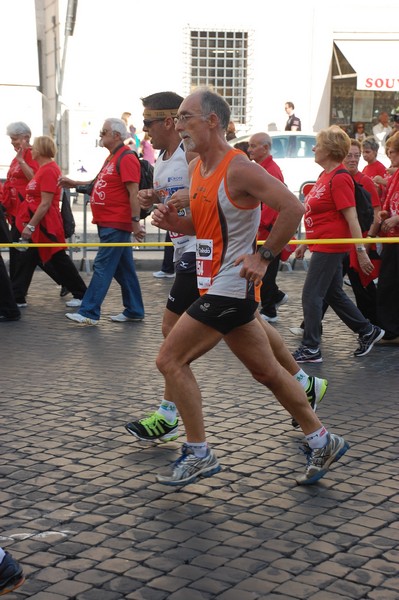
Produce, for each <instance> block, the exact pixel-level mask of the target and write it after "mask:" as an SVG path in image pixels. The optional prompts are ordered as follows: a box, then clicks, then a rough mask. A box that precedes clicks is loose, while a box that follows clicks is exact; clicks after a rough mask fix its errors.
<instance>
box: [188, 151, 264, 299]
mask: <svg viewBox="0 0 399 600" xmlns="http://www.w3.org/2000/svg"><path fill="white" fill-rule="evenodd" d="M237 154H240V150H236V149H231V150H230V151H229V152H227V154H226V155H225V156H224V158H223V159H222V161H221V162H220V163H219V165H218V166H217V168H216V170H215V171H214V172H213V173H212V174H211V175H209V177H203V176H202V175H201V164H202V162H201V161H198V163H197V165H196V166H195V169H194V172H193V176H192V180H191V186H190V208H191V214H192V218H193V223H194V227H195V232H196V236H197V252H196V256H197V282H198V289H199V291H200V294H204V293H206V292H207V293H208V294H215V295H216V296H228V297H232V298H239V299H244V298H250V299H254V300H256V301H258V302H259V295H260V294H259V288H254V285H253V283H252V282H249V281H247V280H246V279H244V278H243V277H240V270H241V268H242V265H238V266H234V261H235V260H236V259H237V258H238V257H239V256H241V255H242V254H254V253H255V252H256V236H257V231H258V227H259V220H260V204H258V205H257V206H255V207H254V208H241V207H240V206H237V205H236V204H235V203H234V201H233V200H231V198H230V197H229V191H228V189H227V182H226V173H227V169H228V166H229V164H230V162H231V160H232V159H233V158H234V157H235V156H237Z"/></svg>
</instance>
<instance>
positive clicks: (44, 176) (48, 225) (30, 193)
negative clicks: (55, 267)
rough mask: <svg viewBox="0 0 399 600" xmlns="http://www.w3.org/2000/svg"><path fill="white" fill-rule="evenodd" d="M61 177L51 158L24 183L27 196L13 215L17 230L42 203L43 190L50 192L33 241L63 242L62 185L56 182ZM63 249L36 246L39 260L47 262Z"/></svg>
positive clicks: (59, 170)
mask: <svg viewBox="0 0 399 600" xmlns="http://www.w3.org/2000/svg"><path fill="white" fill-rule="evenodd" d="M60 177H61V169H60V168H59V166H58V165H57V163H56V162H54V161H51V162H49V163H46V164H44V165H42V166H41V167H40V168H39V170H38V171H37V173H36V174H35V176H34V177H33V178H32V179H31V180H30V181H29V183H28V185H27V186H26V200H25V202H22V204H21V205H20V209H19V211H18V215H17V218H16V225H17V228H18V230H19V231H20V232H21V231H22V230H23V228H24V227H25V225H26V223H29V221H30V220H31V218H32V216H33V215H34V213H35V212H36V210H37V208H38V206H39V204H40V203H41V201H42V192H48V193H49V194H53V198H52V202H51V205H50V208H49V209H48V211H47V213H46V214H45V215H44V217H43V218H42V219H41V221H40V223H39V224H38V225H36V229H35V231H34V232H33V233H32V242H34V243H36V244H38V243H44V244H49V243H51V242H57V243H65V236H64V226H63V223H62V217H61V213H60V197H61V188H60V187H59V185H58V180H59V178H60ZM62 249H63V248H60V247H58V248H39V249H38V250H39V254H40V258H41V259H42V261H43V262H47V261H48V260H50V259H51V257H52V256H53V255H54V254H56V253H57V252H60V250H62Z"/></svg>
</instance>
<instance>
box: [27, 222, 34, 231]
mask: <svg viewBox="0 0 399 600" xmlns="http://www.w3.org/2000/svg"><path fill="white" fill-rule="evenodd" d="M26 227H27V229H29V231H31V232H32V233H33V232H34V231H35V229H36V227H35V226H34V225H31V224H30V223H28V224H27V226H26Z"/></svg>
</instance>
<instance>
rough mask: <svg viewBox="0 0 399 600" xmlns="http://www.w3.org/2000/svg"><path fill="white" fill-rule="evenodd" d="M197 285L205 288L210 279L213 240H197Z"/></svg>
mask: <svg viewBox="0 0 399 600" xmlns="http://www.w3.org/2000/svg"><path fill="white" fill-rule="evenodd" d="M196 260H197V285H198V289H200V290H207V289H208V288H210V286H211V280H212V260H213V240H197V252H196Z"/></svg>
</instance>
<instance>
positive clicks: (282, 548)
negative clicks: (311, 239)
mask: <svg viewBox="0 0 399 600" xmlns="http://www.w3.org/2000/svg"><path fill="white" fill-rule="evenodd" d="M83 276H84V277H85V278H87V281H89V279H90V276H87V275H85V274H84V275H83ZM139 277H140V282H141V285H142V290H143V296H144V303H145V307H146V319H145V321H144V322H142V323H127V324H118V323H112V322H111V321H109V320H108V319H107V317H108V316H109V315H110V314H117V313H118V312H120V310H121V299H120V293H119V289H118V286H117V284H113V286H112V287H111V290H110V292H109V294H108V296H107V298H106V300H105V303H104V306H103V316H102V319H101V321H100V324H99V325H98V326H97V327H82V326H78V325H75V324H73V323H70V322H68V321H67V319H65V317H64V313H65V312H66V309H65V304H64V301H65V299H60V297H59V288H57V286H55V284H54V283H53V282H52V281H51V280H50V279H49V278H48V277H47V276H46V275H45V274H44V273H43V272H41V271H37V272H36V273H35V275H34V279H33V283H32V286H31V290H30V294H29V297H28V307H27V308H26V309H23V310H24V312H23V318H22V319H21V321H18V322H14V323H3V324H2V325H1V336H2V338H1V339H2V348H1V371H2V384H1V386H2V420H1V425H0V436H1V438H0V439H1V446H0V448H1V474H2V477H1V479H0V501H1V504H0V507H1V508H0V511H1V530H0V531H1V535H0V545H1V546H3V547H5V548H6V549H7V550H9V551H10V552H11V553H12V554H13V555H14V556H15V557H16V558H17V559H18V560H20V562H21V564H22V565H23V567H24V570H25V573H26V576H27V580H26V582H25V584H24V585H23V586H22V587H21V588H20V589H19V590H18V593H17V592H15V593H12V594H10V595H9V596H7V598H9V599H10V600H22V599H24V598H29V599H30V600H67V599H68V600H72V599H74V600H122V599H127V600H144V599H145V600H214V599H218V600H258V599H267V600H277V599H279V600H298V599H307V600H308V599H310V600H398V598H399V593H398V589H399V579H398V575H397V571H398V557H399V536H398V525H397V523H398V513H399V475H398V473H399V461H398V454H399V453H398V448H399V445H398V442H399V413H398V409H397V398H398V396H399V382H398V349H397V348H389V347H380V348H375V349H374V350H373V351H372V352H371V353H370V354H369V355H368V356H366V357H363V358H357V359H356V358H354V357H353V355H352V352H353V350H354V349H355V348H356V339H355V336H354V335H353V334H352V333H351V332H349V331H348V330H347V329H346V328H345V327H344V326H343V325H342V323H341V322H339V321H338V319H337V318H336V317H335V315H333V314H330V313H329V312H328V313H327V315H326V319H325V323H324V335H323V347H322V350H323V358H324V362H323V363H322V364H314V365H305V369H306V370H307V371H308V372H309V374H315V375H320V376H324V377H327V378H328V379H329V382H330V383H329V389H328V392H327V395H326V398H325V400H323V402H322V404H321V405H320V407H319V412H320V417H321V418H322V420H323V422H324V424H325V425H326V426H327V427H328V428H331V430H333V431H335V432H337V433H340V434H343V435H344V436H345V437H346V439H347V441H348V442H349V443H350V446H351V448H350V450H349V451H348V452H347V454H346V455H345V456H344V457H343V458H342V459H341V460H340V461H339V463H337V464H336V465H335V466H333V468H332V469H331V471H330V472H329V473H328V474H327V476H326V477H325V478H324V479H323V480H322V481H321V482H319V484H317V485H314V486H309V487H299V486H297V485H296V484H295V477H296V476H297V475H298V474H300V473H302V472H303V470H304V466H305V458H304V456H303V455H302V453H301V451H300V449H299V445H300V443H301V441H302V436H301V434H300V433H299V432H297V431H294V430H293V429H292V428H291V424H290V421H291V419H290V418H289V416H288V415H287V413H286V412H285V411H284V410H283V409H282V408H281V407H280V406H279V405H278V404H277V403H276V401H275V400H274V399H273V396H272V394H271V393H270V392H269V391H268V390H266V389H264V388H262V387H261V386H260V385H259V384H258V383H256V382H255V381H254V380H252V379H251V378H250V376H249V374H248V373H247V372H246V371H245V369H244V368H243V367H242V366H241V365H240V364H239V363H238V361H237V359H236V358H235V357H234V356H233V355H232V354H231V353H230V352H229V351H228V349H227V347H226V346H225V345H224V344H223V343H221V344H219V346H217V348H215V349H214V350H212V351H211V352H210V353H209V354H208V355H207V356H206V357H203V358H201V359H199V360H198V361H196V362H195V364H194V366H193V369H194V371H195V374H196V376H197V377H198V380H199V383H200V386H201V389H202V392H203V398H204V413H205V419H206V427H207V432H208V440H209V442H210V443H211V444H212V445H213V447H214V448H215V452H216V454H217V456H218V458H219V460H220V463H221V465H222V471H221V472H220V473H218V474H216V475H215V476H213V477H211V478H208V479H203V480H200V481H199V482H197V483H194V484H191V485H188V486H186V487H184V488H182V489H181V490H180V489H173V488H171V489H169V488H167V487H165V486H162V485H160V484H158V483H156V481H155V474H156V473H157V472H158V471H159V469H162V468H163V467H165V466H166V465H167V464H169V463H170V462H171V461H173V460H175V459H176V458H177V456H178V450H179V446H180V443H181V440H179V442H172V443H169V444H164V445H158V446H145V445H143V444H139V443H138V442H137V441H135V439H134V438H133V437H132V436H130V435H129V434H127V433H126V431H125V429H124V423H125V422H126V421H127V420H129V419H131V418H135V417H141V416H143V415H145V414H148V413H150V412H152V411H153V410H154V408H155V407H157V405H158V401H159V399H160V398H161V397H162V389H163V382H162V378H161V376H160V374H159V373H158V371H157V369H156V367H155V364H154V359H155V356H156V354H157V351H158V348H159V345H160V343H161V341H162V339H161V320H162V313H163V308H164V305H165V302H166V298H167V294H168V291H169V287H170V284H171V282H170V281H163V280H156V279H154V278H153V277H152V274H151V273H150V272H148V271H140V272H139ZM303 280H304V272H303V271H302V270H295V271H294V272H291V273H288V272H281V273H279V283H280V287H281V288H282V289H283V290H284V291H285V292H286V293H288V295H289V302H288V303H287V304H286V305H284V306H283V307H281V309H280V311H279V315H280V321H279V322H278V323H277V324H276V327H277V329H278V330H279V331H280V332H281V333H282V335H283V336H284V338H285V340H286V342H287V344H288V346H289V348H290V349H291V350H294V349H295V348H296V347H297V344H298V341H299V340H298V339H297V338H294V337H293V336H292V335H291V334H290V333H289V331H288V327H290V326H292V325H298V324H299V322H300V319H301V310H300V295H301V290H302V285H303ZM66 299H68V297H67V298H66ZM182 438H183V436H182Z"/></svg>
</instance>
